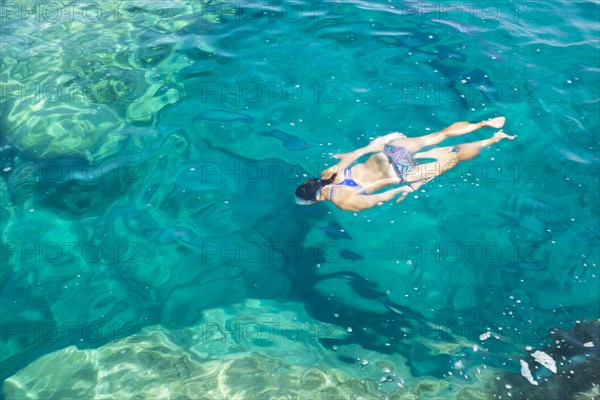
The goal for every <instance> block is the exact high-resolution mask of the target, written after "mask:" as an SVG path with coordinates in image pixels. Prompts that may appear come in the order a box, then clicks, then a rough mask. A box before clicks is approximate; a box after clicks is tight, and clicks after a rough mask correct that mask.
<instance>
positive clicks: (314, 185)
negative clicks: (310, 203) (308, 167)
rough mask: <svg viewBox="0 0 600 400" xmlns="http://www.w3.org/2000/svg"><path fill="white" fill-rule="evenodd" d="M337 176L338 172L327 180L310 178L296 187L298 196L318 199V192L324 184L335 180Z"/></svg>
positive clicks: (306, 198)
mask: <svg viewBox="0 0 600 400" xmlns="http://www.w3.org/2000/svg"><path fill="white" fill-rule="evenodd" d="M336 176H337V174H333V175H332V176H331V178H329V179H325V180H322V179H318V178H312V179H309V180H307V181H306V182H304V183H303V184H302V185H300V186H298V187H297V188H296V196H298V197H300V198H301V199H304V200H316V197H317V192H318V191H319V190H321V188H322V187H323V186H327V185H329V184H330V183H331V182H333V181H334V180H335V177H336Z"/></svg>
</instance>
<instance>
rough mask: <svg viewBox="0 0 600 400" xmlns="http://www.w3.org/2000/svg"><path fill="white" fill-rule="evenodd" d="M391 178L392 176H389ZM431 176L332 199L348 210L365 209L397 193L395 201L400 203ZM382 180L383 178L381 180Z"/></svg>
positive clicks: (391, 197) (389, 198)
mask: <svg viewBox="0 0 600 400" xmlns="http://www.w3.org/2000/svg"><path fill="white" fill-rule="evenodd" d="M391 179H393V178H391ZM432 179H433V178H429V179H426V180H424V181H419V182H415V183H410V184H408V185H406V186H401V187H399V188H395V189H390V190H386V191H385V192H381V193H376V194H366V195H361V194H359V193H356V192H355V193H353V194H352V195H350V196H346V197H343V198H341V199H340V200H337V201H334V202H333V203H334V204H335V205H336V206H338V207H339V208H341V209H342V210H348V211H360V210H365V209H367V208H371V207H373V206H375V205H377V204H380V203H382V202H384V201H388V200H391V199H393V198H394V196H396V195H397V194H398V193H400V196H399V197H398V200H396V203H400V202H401V201H402V200H404V199H405V198H406V195H407V194H409V193H413V192H416V191H417V190H418V189H419V188H420V187H421V186H423V185H424V184H426V183H427V182H429V181H430V180H432ZM382 181H384V180H382Z"/></svg>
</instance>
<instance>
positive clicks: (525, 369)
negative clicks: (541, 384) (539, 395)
mask: <svg viewBox="0 0 600 400" xmlns="http://www.w3.org/2000/svg"><path fill="white" fill-rule="evenodd" d="M519 362H520V363H521V375H523V376H524V377H525V378H527V380H528V381H529V383H531V384H532V385H536V386H537V385H538V383H537V382H536V381H535V379H533V376H531V371H530V370H529V364H527V363H526V362H525V361H523V360H519Z"/></svg>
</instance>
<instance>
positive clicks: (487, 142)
mask: <svg viewBox="0 0 600 400" xmlns="http://www.w3.org/2000/svg"><path fill="white" fill-rule="evenodd" d="M514 138H516V136H511V135H507V134H506V133H504V132H502V131H498V132H496V133H494V136H492V137H491V138H489V139H485V140H482V141H481V142H479V143H481V147H487V146H490V145H492V144H494V143H498V142H499V141H501V140H502V139H509V140H513V139H514Z"/></svg>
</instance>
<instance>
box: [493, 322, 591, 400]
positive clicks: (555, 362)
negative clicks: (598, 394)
mask: <svg viewBox="0 0 600 400" xmlns="http://www.w3.org/2000/svg"><path fill="white" fill-rule="evenodd" d="M550 336H551V337H552V339H553V341H552V343H551V344H550V345H549V346H547V347H546V348H544V349H543V351H539V350H535V351H534V350H533V349H532V350H531V351H529V352H530V353H531V354H530V355H529V356H527V357H525V359H524V360H521V361H522V363H523V364H525V363H526V364H527V365H528V366H529V369H530V371H531V377H530V378H529V380H528V379H526V378H525V377H523V376H521V374H519V373H516V372H506V373H504V376H501V377H500V379H499V380H497V383H496V386H497V387H496V388H494V390H498V391H501V390H502V388H503V387H508V386H510V387H511V389H510V392H511V397H512V398H513V399H515V398H516V399H574V398H577V399H580V398H581V399H583V398H593V397H586V395H585V394H584V393H585V392H588V393H590V394H592V393H593V391H597V390H598V386H599V385H598V382H600V320H588V321H581V322H580V323H578V324H577V325H575V326H574V327H573V328H572V329H571V330H569V331H562V330H559V329H554V330H552V331H551V332H550ZM534 382H535V383H537V385H536V384H535V383H534ZM507 385H508V386H507Z"/></svg>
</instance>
